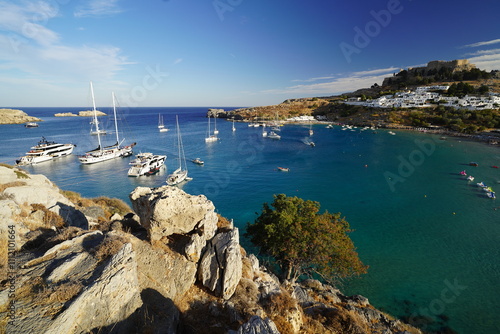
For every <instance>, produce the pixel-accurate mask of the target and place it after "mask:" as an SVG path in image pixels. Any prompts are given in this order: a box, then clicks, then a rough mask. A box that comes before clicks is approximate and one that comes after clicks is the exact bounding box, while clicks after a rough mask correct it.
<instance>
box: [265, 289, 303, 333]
mask: <svg viewBox="0 0 500 334" xmlns="http://www.w3.org/2000/svg"><path fill="white" fill-rule="evenodd" d="M298 309H299V306H298V304H297V301H296V300H295V299H294V298H292V297H291V296H290V294H289V293H288V292H286V291H282V293H280V294H274V295H271V296H270V297H269V298H268V299H267V300H266V301H265V302H264V310H265V311H266V313H267V314H268V316H269V318H270V319H271V320H272V321H273V322H274V323H275V324H276V327H277V328H278V331H279V332H280V333H293V332H294V329H293V327H292V325H291V324H290V321H289V320H288V319H287V317H286V316H287V315H288V314H291V313H293V312H297V310H298Z"/></svg>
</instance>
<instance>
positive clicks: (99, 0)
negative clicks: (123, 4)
mask: <svg viewBox="0 0 500 334" xmlns="http://www.w3.org/2000/svg"><path fill="white" fill-rule="evenodd" d="M121 12H123V10H122V9H121V8H120V6H118V0H90V1H88V2H87V3H86V4H85V5H84V6H80V7H78V8H77V9H76V11H75V13H74V15H75V16H76V17H103V16H111V15H116V14H120V13H121Z"/></svg>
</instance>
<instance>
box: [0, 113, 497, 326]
mask: <svg viewBox="0 0 500 334" xmlns="http://www.w3.org/2000/svg"><path fill="white" fill-rule="evenodd" d="M20 109H22V110H24V111H25V112H27V113H28V114H29V115H32V116H37V117H40V118H42V119H43V122H40V127H39V128H25V127H24V126H23V125H0V131H1V136H0V162H3V163H9V164H14V162H15V159H16V158H18V157H20V156H21V155H23V154H24V153H25V152H26V151H27V150H28V149H29V147H30V146H33V145H35V144H36V143H37V142H38V140H40V138H41V136H45V137H46V138H47V139H48V140H54V141H57V142H63V143H67V142H71V143H74V144H76V145H77V147H76V148H75V152H74V155H72V156H69V157H65V158H61V159H59V160H56V161H51V162H46V163H41V164H39V165H36V166H30V167H26V170H28V171H29V172H30V173H40V174H44V175H46V176H47V177H48V178H49V179H51V180H52V181H53V182H55V183H56V184H57V185H58V186H59V187H60V188H62V189H65V190H72V191H76V192H79V193H81V194H82V195H84V196H86V197H95V196H100V195H105V196H110V197H118V198H121V199H123V200H125V201H127V202H128V194H129V193H130V192H131V191H132V190H133V189H134V188H135V187H138V186H147V187H158V186H162V185H165V178H166V175H167V174H168V172H169V171H172V170H174V169H175V168H177V165H178V160H177V154H176V152H177V149H176V147H175V146H174V138H175V123H174V122H175V115H179V123H180V127H181V133H182V139H183V142H184V150H185V152H186V158H187V159H193V158H196V157H199V158H201V159H202V160H204V161H205V165H204V166H198V165H195V164H191V163H189V162H188V167H189V175H190V176H191V177H193V180H192V181H191V182H188V183H186V184H185V185H184V186H183V189H184V190H185V191H186V192H188V193H192V194H205V195H206V196H207V197H208V198H209V199H210V200H212V201H213V202H214V204H215V206H216V208H217V211H218V212H219V213H220V214H221V215H223V216H225V217H227V218H230V219H231V218H232V219H234V221H235V225H236V226H237V227H240V228H241V229H244V227H245V225H246V223H247V222H251V221H253V220H254V219H255V218H256V212H260V210H261V208H262V203H263V202H272V200H273V197H272V196H273V194H278V193H285V194H287V195H289V196H299V197H302V198H304V199H311V200H315V201H318V202H320V203H321V205H322V209H327V210H328V211H330V212H341V213H342V215H343V216H345V218H346V220H347V221H348V222H349V223H350V225H351V227H352V228H353V229H354V230H355V231H354V232H353V233H352V234H351V238H352V239H353V240H354V243H355V245H356V246H357V250H358V252H359V255H360V257H361V259H362V260H363V262H364V263H365V264H367V265H369V266H370V268H369V273H368V274H367V275H364V276H362V277H361V278H359V279H354V280H352V281H349V282H347V283H345V285H344V286H343V287H342V290H343V291H344V292H345V293H347V294H361V295H364V296H366V297H367V298H369V300H370V302H371V304H372V305H374V306H376V307H378V308H381V309H383V310H385V311H387V312H389V313H390V314H393V315H395V316H398V317H405V316H406V317H409V321H410V323H412V324H414V325H419V326H420V327H422V328H424V329H425V330H427V331H434V332H437V331H438V330H443V328H445V327H448V328H451V329H453V330H454V331H456V332H457V333H467V334H469V333H470V334H473V333H474V334H475V333H492V334H493V333H500V319H499V316H498V311H499V310H500V289H499V282H500V202H499V201H500V199H496V200H492V199H489V198H487V197H486V195H485V192H483V191H482V190H480V188H478V187H477V186H476V182H480V181H484V182H485V183H486V184H487V185H490V186H491V187H492V188H493V190H496V191H497V193H498V194H499V195H500V169H496V168H492V166H493V165H497V166H500V151H499V148H497V147H494V146H489V145H486V144H484V143H477V142H469V141H460V140H458V139H455V138H448V139H447V140H440V139H439V137H438V136H433V135H428V134H424V133H415V132H408V131H395V132H396V135H390V134H389V133H388V131H386V130H377V131H376V133H375V132H374V131H371V130H367V131H360V129H353V131H351V130H341V128H340V127H335V128H334V129H327V128H326V127H325V125H314V126H313V130H314V135H313V140H314V142H315V143H316V146H315V147H314V148H312V147H310V146H308V145H305V144H304V139H305V138H306V137H307V136H308V129H309V128H308V127H306V126H304V125H286V126H284V127H282V131H281V135H282V138H281V140H272V139H269V138H262V136H261V131H262V129H261V128H253V127H252V128H250V127H248V126H247V124H245V123H236V128H237V130H236V131H235V132H232V131H231V123H230V122H226V121H224V120H222V119H219V120H218V122H217V128H218V129H219V130H220V133H219V138H220V141H218V142H215V143H208V144H207V143H205V141H204V138H205V135H206V131H207V119H206V117H205V114H206V111H207V108H131V109H127V110H125V111H121V113H119V115H120V117H119V125H120V135H121V136H122V137H124V138H125V144H129V143H131V142H137V146H136V147H135V152H136V153H139V152H153V153H159V154H167V155H168V158H167V169H166V170H165V171H163V172H161V173H159V174H157V175H154V176H149V177H139V178H131V177H127V170H128V163H129V162H130V160H131V159H132V158H133V157H129V158H120V159H115V160H112V161H108V162H103V163H99V164H95V165H87V166H84V165H81V164H80V163H79V162H78V159H77V157H76V155H77V154H80V153H83V152H85V151H86V150H89V149H92V148H95V147H96V146H97V144H96V137H95V136H93V137H91V136H90V135H89V130H90V124H89V119H88V118H82V117H62V118H61V117H53V114H54V113H58V112H75V113H77V112H78V111H80V110H86V109H88V108H20ZM100 110H103V111H105V112H108V113H110V109H109V108H101V109H100ZM159 114H162V115H163V117H164V121H165V124H166V126H167V127H168V128H169V129H170V131H169V132H164V133H160V132H158V129H157V123H158V115H159ZM102 121H103V125H104V126H106V127H107V128H108V129H111V128H112V120H111V119H109V118H107V117H105V118H103V119H102ZM212 126H213V124H212ZM103 142H104V143H105V144H107V143H109V144H112V143H114V137H113V135H111V134H108V135H107V136H104V137H103ZM470 161H476V162H478V163H479V166H478V167H470V166H468V164H469V162H470ZM278 166H282V167H289V168H290V172H288V173H286V172H279V171H277V167H278ZM464 169H465V170H466V171H467V173H468V174H469V175H473V176H474V177H475V181H474V182H468V181H467V180H465V178H464V177H463V176H461V175H459V172H460V171H461V170H464ZM242 243H243V245H244V246H249V244H248V242H247V241H245V240H242Z"/></svg>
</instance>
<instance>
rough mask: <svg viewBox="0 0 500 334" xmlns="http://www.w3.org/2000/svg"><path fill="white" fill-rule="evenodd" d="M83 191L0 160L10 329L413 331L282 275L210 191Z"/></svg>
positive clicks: (3, 315) (1, 321)
mask: <svg viewBox="0 0 500 334" xmlns="http://www.w3.org/2000/svg"><path fill="white" fill-rule="evenodd" d="M130 200H131V203H132V206H133V210H132V209H131V208H130V207H128V205H127V204H125V203H124V202H122V201H119V200H113V199H109V198H104V197H100V198H94V199H87V198H82V197H81V196H79V195H78V194H76V193H73V192H67V191H62V190H60V189H59V188H58V187H57V186H56V185H54V184H53V183H52V182H51V181H50V180H48V179H47V178H46V177H45V176H43V175H31V174H28V173H26V172H25V171H23V170H22V169H18V168H15V167H11V166H8V165H1V166H0V221H1V225H0V249H1V252H0V265H1V271H0V272H1V275H2V277H1V291H0V329H4V330H6V332H7V333H58V334H60V333H233V334H236V333H420V331H419V330H418V329H415V328H413V327H411V326H409V325H406V324H404V323H402V322H401V321H399V320H397V319H394V318H393V317H391V316H389V315H387V314H385V313H383V312H381V311H379V310H377V309H375V308H374V307H372V306H371V305H370V303H369V302H368V299H367V298H365V297H362V296H350V297H349V296H345V295H344V294H342V293H341V292H340V291H339V290H338V289H336V288H335V287H333V286H330V285H326V284H322V283H321V282H319V281H316V280H306V281H303V282H301V283H293V284H292V283H290V282H280V281H279V280H278V279H277V278H276V277H275V276H274V275H273V274H272V273H271V272H269V271H268V270H267V269H266V268H265V267H263V266H262V265H260V264H259V260H258V259H257V258H256V257H255V256H254V255H252V254H248V253H247V252H246V251H245V249H243V248H242V247H241V246H240V243H239V233H240V232H239V230H238V228H236V227H234V226H233V224H232V223H231V222H230V221H228V220H227V219H225V218H223V217H221V216H219V215H218V214H217V213H216V211H215V207H214V205H213V203H212V202H211V201H210V200H208V199H207V198H206V197H205V196H203V195H199V196H193V195H189V194H187V193H185V192H184V191H182V190H180V189H178V188H176V187H168V186H164V187H160V188H154V189H151V188H144V187H139V188H136V189H135V190H134V191H133V192H132V193H131V194H130Z"/></svg>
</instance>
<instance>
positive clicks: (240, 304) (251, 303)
mask: <svg viewBox="0 0 500 334" xmlns="http://www.w3.org/2000/svg"><path fill="white" fill-rule="evenodd" d="M258 296H259V289H258V287H257V285H256V284H255V283H254V282H253V281H252V280H249V279H246V278H242V279H241V280H240V282H239V283H238V286H237V287H236V291H235V293H234V294H233V296H232V297H231V299H229V301H230V302H232V303H233V304H234V308H235V310H236V311H237V312H238V313H240V314H241V315H242V316H243V317H245V318H250V317H251V316H252V315H253V314H255V310H256V309H258V308H261V307H260V306H259V305H258V301H259V300H258Z"/></svg>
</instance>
